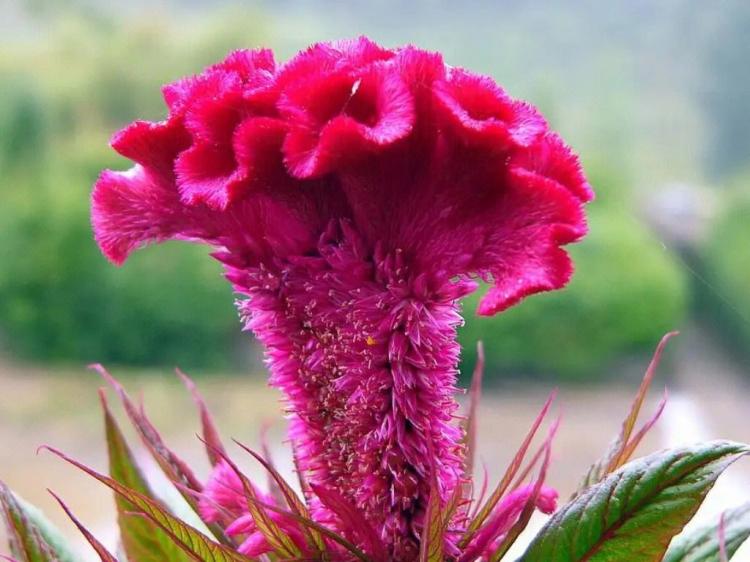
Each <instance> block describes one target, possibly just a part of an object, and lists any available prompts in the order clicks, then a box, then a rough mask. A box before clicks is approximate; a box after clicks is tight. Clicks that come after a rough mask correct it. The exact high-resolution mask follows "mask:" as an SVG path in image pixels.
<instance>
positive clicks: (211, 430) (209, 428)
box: [176, 369, 224, 466]
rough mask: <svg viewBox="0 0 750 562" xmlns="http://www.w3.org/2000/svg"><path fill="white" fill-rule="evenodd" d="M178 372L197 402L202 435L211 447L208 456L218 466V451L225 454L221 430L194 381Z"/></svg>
mask: <svg viewBox="0 0 750 562" xmlns="http://www.w3.org/2000/svg"><path fill="white" fill-rule="evenodd" d="M176 372H177V376H178V377H180V380H182V382H183V384H184V385H185V387H186V388H187V389H188V391H189V392H190V395H191V396H192V397H193V402H195V405H196V406H197V407H198V412H199V413H200V416H201V433H202V434H203V439H204V440H205V442H206V443H208V445H209V446H207V447H206V454H207V455H208V460H209V461H210V462H211V465H212V466H216V464H217V463H218V462H219V460H220V458H221V457H220V455H218V454H217V453H216V451H220V452H222V453H223V452H224V445H223V444H222V442H221V436H220V435H219V430H218V429H217V428H216V424H215V423H214V419H213V417H212V416H211V412H209V411H208V407H207V406H206V401H205V400H204V399H203V396H202V395H201V393H200V392H198V388H197V387H196V386H195V383H194V382H193V380H192V379H191V378H190V377H188V376H187V375H186V374H185V373H183V372H182V371H181V370H180V369H177V371H176Z"/></svg>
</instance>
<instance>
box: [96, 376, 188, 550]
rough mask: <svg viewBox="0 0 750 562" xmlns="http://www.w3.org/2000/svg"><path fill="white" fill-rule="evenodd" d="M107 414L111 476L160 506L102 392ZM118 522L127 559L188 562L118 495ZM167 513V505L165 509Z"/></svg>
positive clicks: (166, 538) (162, 532)
mask: <svg viewBox="0 0 750 562" xmlns="http://www.w3.org/2000/svg"><path fill="white" fill-rule="evenodd" d="M99 397H100V399H101V404H102V409H103V411H104V427H105V432H106V435H107V451H108V454H109V475H110V476H111V477H112V478H113V479H115V480H116V481H117V482H119V483H120V484H122V485H123V486H125V487H127V488H130V489H131V490H133V491H135V492H138V493H140V494H142V495H144V496H147V497H149V498H151V499H152V500H154V501H156V502H159V503H161V502H160V501H159V500H158V499H157V498H156V496H155V495H154V493H153V491H152V490H151V487H150V486H149V485H148V482H147V481H146V479H145V478H144V477H143V475H142V474H141V471H140V469H139V468H138V465H137V464H136V462H135V459H134V457H133V454H132V452H131V451H130V448H129V447H128V444H127V443H126V441H125V437H124V436H123V434H122V431H121V430H120V428H119V426H118V425H117V422H116V421H115V419H114V417H113V416H112V413H111V412H110V410H109V406H108V404H107V399H106V396H105V394H104V391H100V393H99ZM115 504H116V505H117V522H118V524H119V527H120V539H121V540H122V547H123V550H124V551H125V554H126V555H127V557H128V560H137V561H138V562H187V561H188V560H190V559H191V558H190V556H188V555H187V554H186V553H185V552H184V551H183V550H182V549H181V548H179V547H178V546H177V545H175V544H174V541H173V540H172V539H171V538H170V537H169V535H167V534H166V533H164V531H162V530H161V529H160V528H159V527H158V526H156V525H155V524H154V523H153V522H151V521H149V520H148V519H144V518H142V517H133V516H132V513H133V512H134V511H137V509H136V507H135V506H134V505H133V504H132V503H131V502H130V501H129V500H128V499H126V498H124V497H123V496H121V495H120V494H115ZM162 507H163V508H164V509H165V510H166V509H167V508H166V506H162Z"/></svg>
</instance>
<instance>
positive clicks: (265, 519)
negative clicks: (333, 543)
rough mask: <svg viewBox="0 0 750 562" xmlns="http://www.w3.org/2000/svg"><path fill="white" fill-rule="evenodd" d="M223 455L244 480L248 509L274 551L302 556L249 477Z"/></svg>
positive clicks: (280, 554)
mask: <svg viewBox="0 0 750 562" xmlns="http://www.w3.org/2000/svg"><path fill="white" fill-rule="evenodd" d="M206 445H208V444H206ZM216 453H217V454H221V453H220V452H219V451H216ZM221 455H222V456H221V458H222V460H223V461H224V462H226V463H227V464H228V465H229V467H230V468H231V469H232V470H233V471H234V473H235V474H236V475H237V477H238V478H239V479H240V481H241V482H242V487H243V489H244V492H245V500H246V501H247V508H248V511H249V512H250V515H251V516H252V518H253V521H254V522H255V526H256V527H257V529H258V531H260V533H261V534H262V535H263V537H264V538H265V539H266V540H267V541H268V544H270V545H271V548H273V550H274V552H275V553H276V554H277V555H279V556H282V557H286V558H297V557H300V556H302V552H301V551H300V549H299V547H298V546H297V545H296V544H295V543H294V541H293V540H292V539H291V537H289V535H288V534H287V533H285V532H284V531H283V530H282V529H281V527H279V526H278V525H277V524H276V522H275V521H274V520H273V519H272V518H271V517H270V516H269V515H268V513H267V512H266V509H265V508H264V507H260V505H261V504H262V502H260V501H259V500H258V497H257V494H256V493H255V488H254V487H253V484H252V482H250V480H249V479H248V477H247V476H245V474H244V473H243V472H242V471H241V470H240V469H239V468H237V465H236V464H235V463H234V462H233V461H232V459H230V458H229V457H228V456H226V455H225V454H221Z"/></svg>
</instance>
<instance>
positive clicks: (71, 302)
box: [0, 0, 750, 379]
mask: <svg viewBox="0 0 750 562" xmlns="http://www.w3.org/2000/svg"><path fill="white" fill-rule="evenodd" d="M2 1H3V2H4V3H3V4H2V6H1V7H0V9H1V10H2V17H0V84H2V88H0V224H2V227H0V342H1V343H2V346H3V348H4V350H5V352H6V353H8V354H10V355H12V356H15V357H19V358H23V359H26V360H30V361H33V362H54V363H60V362H64V363H72V364H75V365H79V364H82V363H84V362H89V361H93V360H96V361H103V362H105V361H106V362H108V363H119V364H129V365H170V366H171V365H174V364H180V365H182V366H184V367H188V368H190V367H203V368H206V369H209V370H219V369H226V368H230V367H240V366H241V367H246V366H248V365H247V364H248V363H254V362H256V361H257V353H255V352H252V351H251V352H250V353H248V352H247V351H246V350H247V349H248V344H247V337H245V336H244V335H241V334H240V330H239V323H238V321H237V318H236V314H235V312H234V310H233V307H232V297H231V291H230V289H229V287H228V285H227V284H226V283H225V282H223V280H222V279H221V271H220V268H219V267H218V265H217V264H213V263H211V262H210V261H209V260H207V259H205V255H204V254H205V252H204V251H203V250H199V249H197V248H192V247H187V246H184V245H169V247H162V248H152V249H149V250H148V251H145V252H143V253H140V254H138V255H135V256H134V257H133V258H132V259H131V261H130V262H129V263H128V264H127V265H126V266H125V267H124V268H122V269H116V268H114V267H112V266H111V265H109V264H107V263H106V262H105V260H104V258H102V257H101V256H100V255H99V253H98V251H97V249H96V248H95V245H94V243H93V241H92V240H91V233H90V227H89V222H88V193H89V191H90V187H91V184H92V183H93V181H94V180H95V178H96V176H97V174H98V173H99V171H100V170H101V169H102V168H105V167H114V168H120V169H122V168H125V167H126V166H127V165H128V164H127V162H125V161H124V160H123V159H120V158H119V157H117V156H116V155H115V154H113V153H112V151H111V150H109V149H108V147H107V140H108V138H109V136H110V135H111V134H112V133H113V132H114V131H116V130H117V129H118V128H119V127H121V126H122V125H124V124H125V123H127V122H129V121H131V120H133V119H136V118H148V119H158V118H160V117H161V116H162V115H163V114H164V110H163V106H162V102H161V98H160V94H159V87H160V85H161V84H162V83H164V82H167V81H170V80H173V79H175V78H178V77H179V76H182V75H185V74H189V73H194V72H197V71H199V70H200V69H201V68H202V67H203V66H205V65H206V64H208V63H210V62H213V61H215V60H217V59H219V58H220V57H222V56H223V55H224V54H225V53H226V52H228V51H229V50H231V49H234V48H240V47H254V46H258V45H267V46H271V47H273V48H274V49H276V51H277V53H278V56H279V59H284V58H287V57H289V56H290V55H291V54H293V53H294V52H295V51H296V50H298V49H300V48H302V47H304V46H305V45H307V44H309V43H311V42H314V41H317V40H323V39H331V38H338V37H347V36H353V35H358V34H363V33H364V34H367V35H370V36H372V37H373V38H375V39H376V40H379V41H381V42H383V43H385V44H388V45H398V44H401V43H406V42H413V43H417V44H419V45H420V46H423V47H426V48H433V49H438V50H441V51H442V52H443V53H444V54H445V57H446V60H447V61H448V62H449V63H450V64H454V65H458V66H465V67H468V68H471V69H474V70H477V71H480V72H485V73H488V74H491V75H492V76H493V77H495V78H496V79H497V80H498V81H499V82H500V83H501V84H502V85H504V87H506V89H507V90H508V91H509V92H510V93H511V94H512V95H514V96H517V97H523V98H526V99H528V100H530V101H531V102H533V103H535V104H536V105H538V106H539V107H540V108H541V109H542V110H543V111H544V112H545V114H546V115H547V116H548V118H549V119H550V121H551V122H552V123H553V125H554V127H555V128H556V129H557V130H559V131H560V132H561V133H562V134H563V136H564V137H565V138H566V139H568V140H569V142H570V143H571V144H573V146H574V147H575V148H576V149H577V150H578V151H579V152H580V153H581V154H582V157H583V161H584V164H585V166H586V169H587V171H588V173H589V176H590V178H591V180H592V183H593V184H594V186H595V187H596V189H597V192H598V196H599V197H598V200H597V202H595V203H594V204H593V205H592V206H591V225H592V233H591V236H590V237H589V238H588V239H587V240H586V241H585V242H584V243H582V244H580V245H579V246H577V247H576V248H574V249H573V254H574V257H575V259H576V262H577V264H578V268H579V274H578V275H577V276H576V278H575V279H574V281H573V283H572V284H571V286H570V288H569V289H568V290H566V291H563V292H561V293H559V294H554V295H542V296H539V297H534V298H533V299H530V300H529V302H528V303H527V304H525V305H523V306H521V307H519V308H517V309H515V310H512V311H509V312H508V313H507V314H504V315H501V316H500V317H498V318H494V319H489V320H478V319H476V318H474V317H473V315H472V314H467V316H468V318H467V326H466V328H465V329H464V330H463V332H462V338H463V340H464V343H465V344H466V349H467V352H466V359H467V362H468V363H469V364H470V363H471V362H472V361H473V351H472V349H473V344H474V341H475V340H476V339H479V338H482V339H484V340H485V341H486V342H487V347H488V350H489V353H488V355H489V358H490V366H491V368H492V372H493V373H501V374H502V373H508V374H513V373H519V372H523V373H529V372H531V373H539V374H545V375H549V374H553V375H555V374H556V375H558V376H561V377H565V378H576V379H580V378H584V377H590V376H593V375H596V374H598V373H601V372H602V371H604V370H605V369H606V368H607V367H608V366H609V365H610V364H612V363H613V362H615V361H620V360H622V359H623V358H627V357H630V356H639V355H641V354H642V353H644V351H648V350H650V349H651V348H652V346H653V344H654V342H655V341H656V340H657V339H658V337H659V336H660V335H661V334H662V333H663V332H665V331H667V330H669V329H672V328H674V327H679V326H680V324H682V323H683V322H684V321H685V320H686V319H687V318H688V317H689V316H691V315H692V316H699V317H700V318H702V319H704V321H708V322H710V323H711V324H712V325H713V326H715V327H717V328H718V329H720V330H722V329H723V330H726V332H727V333H729V334H732V341H735V340H736V343H737V345H736V347H737V348H738V349H742V348H744V349H748V348H750V329H748V326H750V321H748V320H747V318H748V317H750V301H748V299H747V295H748V294H750V291H748V289H749V288H750V286H749V285H750V282H748V279H750V264H748V259H747V256H750V250H748V247H747V243H746V241H747V240H748V237H750V220H747V214H746V212H745V209H747V207H746V206H743V205H745V203H743V201H746V200H747V199H748V194H749V193H750V180H748V178H750V110H748V108H747V103H746V100H747V99H750V66H749V65H747V60H750V41H749V40H748V36H747V30H748V29H749V28H750V4H749V3H748V2H745V1H744V0H727V1H725V2H721V3H708V2H699V1H697V0H665V1H662V2H658V3H653V2H643V1H630V0H618V1H612V2H597V1H595V0H577V1H572V2H571V1H569V0H543V1H539V2H533V3H532V2H521V1H517V0H504V1H497V0H468V1H466V2H463V3H460V4H457V3H449V2H438V1H436V0H414V1H411V2H405V1H396V0H381V1H369V2H365V1H361V0H356V1H349V2H340V1H333V0H318V1H312V0H309V1H302V0H276V1H272V0H268V1H266V2H253V3H242V4H237V3H230V2H223V1H210V0H189V1H185V2H177V1H176V0H175V1H171V2H170V1H155V2H154V1H149V2H146V1H145V0H134V1H131V2H128V3H119V2H114V1H111V0H107V1H98V2H94V1H93V0H89V1H86V0H28V1H19V0H2ZM675 183H680V184H682V185H686V186H688V189H687V191H685V190H683V191H674V190H670V189H667V188H666V187H665V186H668V185H672V184H675ZM692 187H695V188H701V189H697V190H692ZM685 193H698V194H699V196H697V197H692V198H691V197H686V195H685ZM705 193H709V194H710V198H711V200H712V201H715V205H713V206H712V207H711V208H712V209H713V211H712V212H711V213H710V214H708V215H706V216H705V217H704V219H702V220H703V221H704V222H706V224H701V225H698V224H697V222H696V224H695V227H694V230H695V231H696V232H699V231H698V227H699V226H701V227H702V229H701V230H700V232H699V234H700V235H697V236H695V237H692V238H691V240H690V243H689V244H687V245H686V246H683V245H682V244H681V243H678V242H679V241H678V240H675V239H673V238H674V233H673V232H672V231H671V230H670V229H669V228H667V229H663V228H662V229H660V230H657V231H654V230H653V229H652V228H650V227H649V226H648V225H647V224H646V223H645V222H644V221H642V220H641V219H640V217H641V216H649V217H651V222H652V223H653V222H654V220H653V217H654V215H656V216H657V217H659V216H660V215H668V218H669V217H671V218H672V219H674V220H672V223H674V222H677V223H680V222H682V224H683V226H684V225H685V224H687V225H688V227H687V228H688V230H691V229H693V227H692V224H693V223H692V222H691V221H692V220H693V219H692V217H695V216H697V214H696V211H697V210H700V209H702V208H708V206H707V203H706V202H705V201H704V198H703V197H704V196H703V195H700V194H705ZM644 210H647V211H648V212H647V213H645V212H643V211H644ZM685 217H687V218H685ZM658 222H659V223H660V224H661V222H665V223H667V224H669V223H670V221H658ZM678 250H679V251H680V252H681V253H680V254H677V253H676V252H677V251H678ZM700 280H703V281H700ZM472 306H473V304H472V303H468V304H467V307H469V309H470V308H471V307H472ZM469 312H471V310H469ZM253 366H254V365H253Z"/></svg>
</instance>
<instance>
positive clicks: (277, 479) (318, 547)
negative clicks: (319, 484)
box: [235, 441, 326, 553]
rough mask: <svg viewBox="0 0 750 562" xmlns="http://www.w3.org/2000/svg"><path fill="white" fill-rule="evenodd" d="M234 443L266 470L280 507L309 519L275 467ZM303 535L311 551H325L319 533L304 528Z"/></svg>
mask: <svg viewBox="0 0 750 562" xmlns="http://www.w3.org/2000/svg"><path fill="white" fill-rule="evenodd" d="M235 443H237V445H239V446H240V447H241V448H242V449H243V450H244V451H246V452H247V453H249V454H250V455H251V456H252V457H253V458H255V460H257V461H258V462H259V463H260V464H261V465H262V466H263V468H265V469H266V471H267V472H268V474H269V475H270V477H271V479H272V480H273V482H274V484H275V485H276V487H277V488H278V489H279V493H280V495H281V496H282V498H281V502H280V505H281V504H283V503H285V504H286V505H287V506H288V507H289V509H290V510H292V512H294V513H296V514H297V515H299V516H300V517H303V518H305V519H309V518H310V513H309V512H308V510H307V506H306V505H305V504H304V502H303V501H302V500H301V499H300V497H299V496H298V495H297V494H296V492H295V491H294V490H293V489H292V487H291V486H290V485H289V483H288V482H287V481H286V480H284V477H283V476H281V474H279V472H278V471H277V470H276V467H274V466H273V465H272V464H271V463H270V462H269V461H267V460H266V459H265V458H263V457H261V456H260V455H259V454H257V453H256V452H255V451H253V450H252V449H250V448H249V447H246V446H245V445H243V444H242V443H240V442H239V441H235ZM305 534H306V536H307V539H308V541H309V544H310V547H311V548H312V550H315V551H317V552H319V553H321V552H324V551H325V549H326V546H325V542H324V541H323V537H321V536H320V533H318V532H317V531H315V530H310V529H307V528H305Z"/></svg>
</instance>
